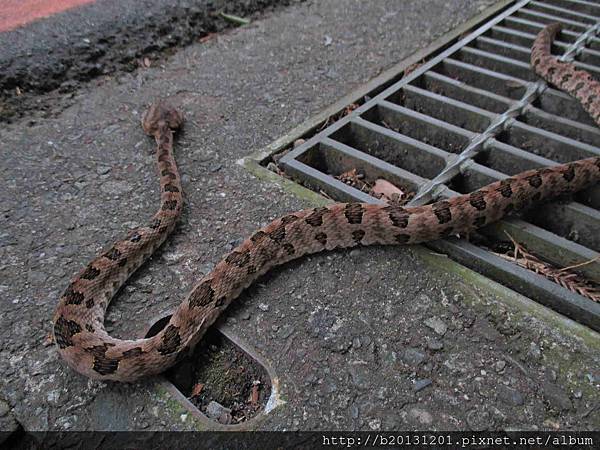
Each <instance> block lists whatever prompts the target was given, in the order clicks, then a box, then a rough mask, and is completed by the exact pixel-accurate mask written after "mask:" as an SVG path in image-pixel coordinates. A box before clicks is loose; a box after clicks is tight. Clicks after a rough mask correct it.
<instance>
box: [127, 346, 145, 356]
mask: <svg viewBox="0 0 600 450" xmlns="http://www.w3.org/2000/svg"><path fill="white" fill-rule="evenodd" d="M142 353H144V351H143V350H142V347H134V348H132V349H130V350H126V351H124V352H123V358H134V357H136V356H140V355H141V354H142Z"/></svg>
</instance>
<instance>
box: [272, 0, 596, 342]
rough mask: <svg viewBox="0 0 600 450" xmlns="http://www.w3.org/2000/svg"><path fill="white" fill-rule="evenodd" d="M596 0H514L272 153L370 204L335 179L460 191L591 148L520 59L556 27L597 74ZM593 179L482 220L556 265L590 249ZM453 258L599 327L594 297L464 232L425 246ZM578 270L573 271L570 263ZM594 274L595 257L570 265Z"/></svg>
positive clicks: (299, 174) (571, 109) (305, 176)
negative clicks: (562, 196) (352, 176)
mask: <svg viewBox="0 0 600 450" xmlns="http://www.w3.org/2000/svg"><path fill="white" fill-rule="evenodd" d="M598 18H600V4H595V3H590V2H589V1H584V0H534V1H532V0H522V1H519V2H514V4H513V5H512V6H510V7H508V8H507V9H505V10H504V11H503V12H501V13H500V14H498V15H497V16H495V17H494V18H492V19H491V20H490V21H488V22H487V23H486V24H484V25H483V26H481V27H479V28H478V29H477V30H475V31H473V32H472V33H471V34H469V35H468V36H465V37H464V38H462V39H461V40H459V41H458V42H456V43H455V44H454V45H452V46H450V47H449V48H447V49H446V50H444V51H442V52H441V53H439V54H438V55H437V56H435V57H433V58H432V59H430V60H429V61H427V62H425V63H424V64H422V65H421V66H420V67H418V68H417V69H416V70H414V71H413V72H411V73H409V74H408V75H406V76H405V77H404V78H402V79H401V80H400V81H398V82H396V83H395V84H393V85H391V86H390V87H388V88H386V89H385V90H384V91H383V92H381V93H379V94H378V95H376V96H375V97H374V98H372V99H370V100H368V101H367V102H366V103H365V104H364V105H362V106H361V107H359V108H357V109H356V110H355V111H353V112H352V113H350V114H349V115H347V116H346V117H344V118H342V119H340V120H338V121H336V122H334V123H333V124H331V125H330V126H328V127H327V128H325V129H324V130H322V131H321V132H319V133H318V134H316V135H315V136H313V137H311V138H310V139H308V140H307V141H306V142H305V143H304V144H302V145H300V146H298V147H297V148H295V149H293V150H291V151H290V152H288V153H287V154H285V155H284V156H282V157H281V159H280V160H279V164H280V166H281V168H282V169H283V170H284V171H285V172H286V173H288V174H289V175H291V176H292V177H293V178H294V179H297V180H300V181H301V182H303V183H304V184H305V185H306V186H308V187H311V188H313V189H316V190H318V191H322V192H324V193H326V194H327V195H329V196H330V197H332V198H334V199H335V200H339V201H357V200H358V201H364V202H371V203H381V200H379V199H376V198H374V197H372V196H371V195H369V193H368V192H363V191H360V190H359V189H357V188H355V187H352V186H349V185H347V184H345V183H343V182H341V181H340V180H338V179H337V178H336V176H338V175H340V174H342V173H344V172H347V171H349V170H352V169H357V170H359V171H360V172H361V173H363V174H364V177H365V180H366V181H367V182H374V181H375V180H376V179H379V178H383V179H386V180H388V181H390V182H391V183H393V184H395V185H397V186H399V187H400V188H402V189H403V190H404V191H413V192H414V191H417V194H416V196H415V197H414V199H413V200H412V201H411V203H410V204H411V205H416V204H423V203H427V202H429V201H431V200H433V199H439V198H449V197H452V196H456V195H461V194H464V193H468V192H471V191H473V190H475V189H478V188H479V187H481V186H484V185H486V184H488V183H490V182H493V181H495V180H499V179H503V178H506V177H508V176H511V175H513V174H515V173H518V172H521V171H523V170H527V169H530V168H535V167H540V166H547V165H555V164H558V163H563V162H567V161H572V160H576V159H580V158H585V157H589V156H592V155H600V129H598V127H597V126H596V125H595V124H594V123H593V121H592V120H591V119H590V118H589V116H588V115H587V113H586V112H585V111H584V110H583V108H582V107H581V105H579V104H578V102H577V101H576V100H574V99H572V98H571V97H570V96H568V95H567V94H565V93H563V92H561V91H558V90H556V89H554V88H552V87H549V86H547V85H546V83H545V82H544V81H542V80H539V79H537V77H536V76H535V74H534V73H533V72H532V70H531V69H530V67H529V62H528V60H529V52H530V50H529V48H530V46H531V44H532V42H533V39H534V38H535V34H537V33H538V32H539V30H541V28H542V27H543V26H544V25H545V24H546V23H550V22H553V21H556V20H559V21H561V22H562V23H563V24H564V26H565V27H566V28H565V29H564V31H563V32H562V33H561V35H560V36H559V40H558V41H557V42H556V45H555V48H556V49H557V50H558V54H561V59H563V60H573V61H574V63H575V64H576V65H578V66H579V67H580V68H582V69H585V70H588V71H590V72H591V73H593V74H597V75H598V76H600V39H599V38H598V36H597V34H598V33H599V31H600V25H599V24H598V23H597V20H598ZM599 229H600V186H596V187H594V188H591V189H589V190H587V191H585V192H583V193H581V194H579V195H576V196H574V197H573V198H572V199H571V200H568V201H561V202H555V203H551V204H548V205H545V206H544V207H540V208H536V209H533V210H530V211H527V212H525V213H523V214H522V215H520V216H519V217H511V218H509V219H506V220H504V221H502V222H500V223H498V224H494V225H491V226H488V227H485V228H484V229H483V230H482V234H483V235H484V236H487V238H488V239H491V240H492V241H497V240H501V241H506V240H507V237H506V232H508V233H509V234H510V236H512V237H513V238H515V239H516V240H517V241H518V242H520V243H521V244H523V245H525V246H526V247H527V248H528V249H530V250H531V251H533V252H534V253H536V254H537V255H538V256H540V257H542V258H544V259H546V260H548V261H550V262H552V263H554V264H555V265H557V266H560V267H565V266H571V265H574V264H580V263H583V262H586V261H591V260H593V259H594V258H597V257H598V256H599V252H600V233H598V230H599ZM428 246H430V247H431V248H434V249H435V250H437V251H441V252H444V253H447V254H448V255H450V256H451V257H452V258H453V259H456V260H458V261H459V262H462V263H463V264H465V265H467V266H469V267H471V268H473V269H475V270H477V271H479V272H481V273H483V274H485V275H487V276H490V277H492V278H493V279H495V280H497V281H499V282H501V283H503V284H505V285H507V286H509V287H511V288H513V289H515V290H517V291H519V292H521V293H523V294H525V295H528V296H530V297H532V298H534V299H536V300H538V301H540V302H542V303H544V304H546V305H549V306H551V307H553V308H555V309H556V310H558V311H560V312H562V313H564V314H566V315H569V316H570V317H572V318H575V319H576V320H578V321H580V322H582V323H585V324H587V325H589V326H591V327H592V328H594V329H596V330H600V304H599V303H594V302H593V301H592V300H589V299H587V298H584V297H582V296H580V295H579V294H576V293H574V292H572V291H569V290H567V289H565V288H563V287H561V286H559V285H557V284H555V283H553V282H551V281H549V280H547V279H545V278H544V277H542V276H540V275H537V274H535V273H533V272H530V271H528V270H526V269H523V268H521V267H519V266H517V265H516V264H513V263H511V262H508V261H506V260H504V259H503V258H501V257H499V256H497V255H496V254H494V253H492V252H491V251H489V250H487V249H485V248H480V247H477V246H475V245H473V244H472V243H470V242H467V241H465V240H458V239H455V238H448V239H444V240H440V241H436V242H433V243H430V244H428ZM578 270H579V269H578ZM579 271H580V273H582V274H583V275H585V276H586V277H587V278H588V279H589V280H593V281H595V282H597V283H600V260H596V261H594V262H591V263H589V264H586V265H583V266H581V267H580V270H579Z"/></svg>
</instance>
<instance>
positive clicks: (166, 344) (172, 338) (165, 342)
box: [157, 325, 181, 355]
mask: <svg viewBox="0 0 600 450" xmlns="http://www.w3.org/2000/svg"><path fill="white" fill-rule="evenodd" d="M180 345H181V337H180V336H179V328H178V327H176V326H175V325H169V326H168V327H167V329H166V330H165V334H164V335H163V338H162V341H161V342H160V345H159V346H158V347H157V350H158V353H160V354H161V355H170V354H171V353H175V352H176V351H177V349H178V348H179V346H180Z"/></svg>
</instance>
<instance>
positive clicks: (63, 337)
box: [54, 316, 81, 348]
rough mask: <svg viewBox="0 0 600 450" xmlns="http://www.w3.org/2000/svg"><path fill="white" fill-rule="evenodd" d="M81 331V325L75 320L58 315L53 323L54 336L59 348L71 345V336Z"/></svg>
mask: <svg viewBox="0 0 600 450" xmlns="http://www.w3.org/2000/svg"><path fill="white" fill-rule="evenodd" d="M77 333H81V326H79V324H78V323H77V322H74V321H72V320H67V319H65V318H64V317H63V316H61V317H59V318H58V319H57V320H56V323H55V324H54V338H55V340H56V343H57V344H58V347H59V348H67V347H70V346H72V345H73V339H72V338H73V336H75V335H76V334H77Z"/></svg>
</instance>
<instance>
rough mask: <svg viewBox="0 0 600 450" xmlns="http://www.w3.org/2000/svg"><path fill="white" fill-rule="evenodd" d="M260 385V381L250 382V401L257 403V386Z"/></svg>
mask: <svg viewBox="0 0 600 450" xmlns="http://www.w3.org/2000/svg"><path fill="white" fill-rule="evenodd" d="M259 385H260V381H255V382H254V383H252V393H251V395H250V403H252V404H253V405H256V404H257V403H258V386H259Z"/></svg>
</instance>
